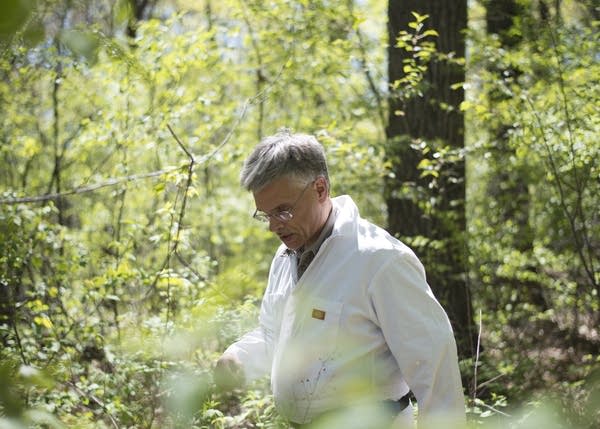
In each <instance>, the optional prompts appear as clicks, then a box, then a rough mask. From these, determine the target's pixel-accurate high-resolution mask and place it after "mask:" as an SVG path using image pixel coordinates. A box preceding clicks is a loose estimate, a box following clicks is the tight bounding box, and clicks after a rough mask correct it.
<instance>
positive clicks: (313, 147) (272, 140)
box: [240, 130, 329, 192]
mask: <svg viewBox="0 0 600 429" xmlns="http://www.w3.org/2000/svg"><path fill="white" fill-rule="evenodd" d="M318 176H323V177H324V178H325V180H326V181H327V185H329V173H328V171H327V160H326V157H325V150H324V149H323V146H322V145H321V143H319V142H318V141H317V139H316V138H315V137H314V136H311V135H308V134H292V133H291V132H290V131H288V130H285V131H280V132H278V133H277V134H274V135H272V136H269V137H266V138H264V139H263V140H262V141H261V142H260V143H259V144H258V145H257V146H256V147H255V148H254V150H253V151H252V153H251V154H250V156H248V158H247V159H246V161H245V162H244V166H243V168H242V172H241V174H240V183H241V185H242V186H243V187H244V188H246V189H247V190H248V191H251V192H258V191H260V190H261V189H262V188H264V187H265V186H266V185H268V184H269V183H271V182H272V181H273V180H276V179H279V178H282V177H293V178H296V179H298V180H301V181H305V182H306V183H308V182H309V181H310V180H314V179H316V178H317V177H318Z"/></svg>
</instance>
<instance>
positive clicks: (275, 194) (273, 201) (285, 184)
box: [254, 177, 303, 213]
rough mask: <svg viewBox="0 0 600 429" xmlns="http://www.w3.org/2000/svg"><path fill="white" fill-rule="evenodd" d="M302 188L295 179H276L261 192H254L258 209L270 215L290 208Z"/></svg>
mask: <svg viewBox="0 0 600 429" xmlns="http://www.w3.org/2000/svg"><path fill="white" fill-rule="evenodd" d="M302 186H303V184H302V183H300V182H299V181H298V180H297V179H294V178H290V177H282V178H279V179H275V180H273V181H272V182H270V183H269V184H268V185H266V186H265V187H264V188H262V189H261V190H260V191H257V192H254V202H255V204H256V208H257V209H258V210H260V211H263V212H266V213H268V212H271V211H273V210H276V209H281V208H284V207H286V206H289V205H291V204H293V203H294V201H296V198H298V193H299V192H300V191H301V190H302Z"/></svg>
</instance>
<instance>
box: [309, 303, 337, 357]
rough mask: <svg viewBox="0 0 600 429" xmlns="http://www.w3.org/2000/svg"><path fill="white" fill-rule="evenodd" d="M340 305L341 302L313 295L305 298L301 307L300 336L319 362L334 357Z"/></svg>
mask: <svg viewBox="0 0 600 429" xmlns="http://www.w3.org/2000/svg"><path fill="white" fill-rule="evenodd" d="M342 307H343V304H342V303H341V302H337V301H329V300H325V299H322V298H316V297H315V298H311V299H307V300H306V305H305V306H303V308H302V311H303V314H302V317H301V319H302V322H303V323H302V325H303V327H302V328H303V329H302V330H303V331H304V332H303V335H302V337H304V339H305V342H306V344H307V346H308V347H309V348H313V350H314V352H313V353H311V355H313V356H314V357H315V358H316V359H317V360H319V361H321V362H324V361H329V360H331V359H333V358H334V357H335V352H336V349H337V345H338V339H339V331H340V319H341V315H342Z"/></svg>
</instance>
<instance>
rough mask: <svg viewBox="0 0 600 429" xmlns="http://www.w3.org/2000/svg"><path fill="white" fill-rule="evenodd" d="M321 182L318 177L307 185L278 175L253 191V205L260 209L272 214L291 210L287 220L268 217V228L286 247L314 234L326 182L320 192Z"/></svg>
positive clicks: (308, 239)
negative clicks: (290, 216)
mask: <svg viewBox="0 0 600 429" xmlns="http://www.w3.org/2000/svg"><path fill="white" fill-rule="evenodd" d="M324 182H325V179H324V178H322V177H320V178H318V179H316V180H315V181H314V182H311V183H310V184H308V185H307V184H306V183H305V182H304V183H303V182H299V181H298V180H297V179H294V178H289V177H282V178H280V179H276V180H274V181H272V182H271V183H269V184H268V185H267V186H265V187H264V188H262V189H261V190H260V191H258V192H255V193H254V202H255V204H256V208H257V209H258V210H259V211H261V212H264V213H267V214H275V213H277V212H280V211H283V210H291V213H292V215H293V217H292V219H290V220H289V221H287V222H283V221H281V220H278V219H277V218H275V217H272V216H271V217H270V218H269V229H270V230H271V231H272V232H274V233H275V234H277V236H278V237H279V239H280V240H281V241H282V242H283V244H285V245H286V246H287V247H288V248H289V249H292V250H297V249H299V248H301V247H302V246H305V245H310V244H311V243H312V242H313V241H314V240H315V239H316V238H317V234H318V233H319V231H320V230H321V227H322V226H323V223H324V220H323V207H324V201H325V198H326V197H327V195H326V194H327V188H326V186H325V188H324V192H322V191H323V190H322V189H321V188H322V187H323V183H324ZM324 196H325V197H324ZM325 220H326V218H325Z"/></svg>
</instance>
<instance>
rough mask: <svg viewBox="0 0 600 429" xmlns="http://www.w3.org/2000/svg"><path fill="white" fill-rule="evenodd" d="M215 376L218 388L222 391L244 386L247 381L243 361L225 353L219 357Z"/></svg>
mask: <svg viewBox="0 0 600 429" xmlns="http://www.w3.org/2000/svg"><path fill="white" fill-rule="evenodd" d="M213 376H214V380H215V384H216V386H217V389H219V390H221V391H230V390H233V389H236V388H238V387H242V386H243V385H244V384H245V382H246V380H245V378H244V370H243V368H242V363H241V362H240V361H239V359H238V358H237V357H235V356H233V355H230V354H224V355H222V356H221V357H220V358H219V360H218V361H217V364H216V365H215V370H214V374H213Z"/></svg>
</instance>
